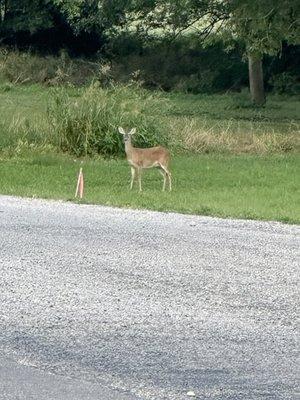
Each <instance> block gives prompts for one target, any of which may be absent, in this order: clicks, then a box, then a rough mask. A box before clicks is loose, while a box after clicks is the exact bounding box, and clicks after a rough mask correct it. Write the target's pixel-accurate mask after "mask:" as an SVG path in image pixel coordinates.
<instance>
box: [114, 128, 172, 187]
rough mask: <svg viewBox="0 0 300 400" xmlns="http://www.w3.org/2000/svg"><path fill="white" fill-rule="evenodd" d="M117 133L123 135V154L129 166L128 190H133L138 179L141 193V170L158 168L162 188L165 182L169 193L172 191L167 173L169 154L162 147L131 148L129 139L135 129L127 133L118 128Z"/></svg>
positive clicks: (169, 175)
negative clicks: (161, 176) (161, 179)
mask: <svg viewBox="0 0 300 400" xmlns="http://www.w3.org/2000/svg"><path fill="white" fill-rule="evenodd" d="M118 130H119V132H120V133H121V135H123V139H124V144H125V153H126V158H127V161H128V164H129V165H130V166H131V182H130V189H132V188H133V183H134V180H135V178H136V177H137V179H138V184H139V191H140V192H141V191H142V170H143V169H146V168H155V167H156V168H159V171H160V173H161V174H162V175H163V178H164V180H163V187H162V190H163V191H165V189H166V182H167V180H168V182H169V191H171V190H172V181H171V173H170V171H169V161H170V153H169V151H168V150H167V149H166V148H165V147H162V146H156V147H148V148H146V149H140V148H137V147H133V146H132V144H131V137H132V135H134V134H135V133H136V128H132V129H131V130H130V131H129V132H125V130H124V129H123V128H122V127H121V126H119V127H118Z"/></svg>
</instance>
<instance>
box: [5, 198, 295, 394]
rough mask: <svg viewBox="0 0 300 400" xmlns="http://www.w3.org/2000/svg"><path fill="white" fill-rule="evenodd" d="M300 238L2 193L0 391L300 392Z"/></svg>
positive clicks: (266, 227)
mask: <svg viewBox="0 0 300 400" xmlns="http://www.w3.org/2000/svg"><path fill="white" fill-rule="evenodd" d="M299 248H300V227H299V226H289V225H283V224H279V223H267V222H265V223H263V222H253V221H237V220H222V219H216V218H208V217H196V216H184V215H180V214H165V213H154V212H148V211H132V210H120V209H113V208H107V207H98V206H87V205H76V204H71V203H60V202H54V201H53V202H51V201H49V202H48V201H41V200H26V199H18V198H13V197H5V196H1V197H0V357H1V358H0V364H1V368H0V399H1V400H2V399H5V400H6V399H9V400H10V399H12V400H16V399H22V400H23V399H25V400H28V399H31V398H32V399H39V400H40V399H44V398H45V399H47V400H57V399H64V400H66V399H68V398H69V397H70V398H71V397H72V399H73V400H74V399H85V400H86V399H89V398H91V399H96V398H98V399H99V400H108V399H109V400H110V399H112V400H119V399H123V398H124V399H125V398H126V399H134V398H139V399H151V400H162V399H168V400H182V399H187V396H186V393H187V392H188V391H189V390H192V391H194V392H195V394H196V395H197V399H214V400H216V399H217V400H224V399H243V400H251V399H269V400H278V399H280V400H282V399H288V400H291V399H296V397H297V345H296V338H297V327H296V320H297V312H298V311H299V308H298V300H299V298H298V293H297V283H298V275H299V273H298V267H299V260H300V252H299ZM22 384H23V386H22ZM25 384H26V385H25ZM1 385H2V386H1ZM24 385H25V386H26V388H27V389H26V390H28V392H26V393H27V395H26V396H27V397H26V396H24V393H23V395H22V393H19V394H18V388H19V389H20V388H21V387H22V390H23V389H24V387H25V386H24ZM47 388H48V389H47ZM51 388H52V389H51ZM60 388H61V392H60V393H59V389H60ZM76 388H78V390H75V389H76ZM54 389H55V390H56V392H55V390H54ZM24 390H25V389H24ZM47 390H52V391H53V390H54V391H53V393H51V395H49V392H48V397H47V396H45V397H42V395H41V393H42V392H43V391H44V392H43V393H47ZM72 390H73V392H74V393H76V394H73V395H72V393H73V392H72ZM14 391H15V392H14ZM30 391H31V392H30ZM63 392H64V393H65V397H59V396H62V395H61V393H63ZM39 394H40V397H39ZM298 394H299V392H298ZM18 396H19V397H18ZM30 396H31V397H30ZM68 396H69V397H68ZM76 396H77V397H76ZM88 396H91V397H88ZM92 396H94V397H92ZM97 396H98V397H97Z"/></svg>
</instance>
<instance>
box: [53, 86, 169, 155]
mask: <svg viewBox="0 0 300 400" xmlns="http://www.w3.org/2000/svg"><path fill="white" fill-rule="evenodd" d="M167 107H168V103H167V101H166V100H164V99H162V98H161V96H160V95H159V94H157V93H156V94H154V93H149V92H147V91H145V90H142V89H141V88H139V87H137V86H133V85H127V86H112V87H110V88H109V89H103V88H101V87H100V86H99V84H97V83H94V84H92V85H91V86H90V87H88V88H87V89H85V90H84V91H83V94H82V95H81V97H79V98H76V99H74V98H71V97H70V95H69V94H68V91H67V90H66V89H64V88H60V89H56V90H54V91H53V96H52V100H51V102H50V104H49V107H48V119H49V122H50V126H51V132H52V133H51V141H52V142H54V143H55V144H56V145H58V147H59V148H60V149H61V150H62V151H66V152H71V153H73V154H75V155H76V156H82V155H92V154H96V153H98V154H102V155H119V154H121V153H122V152H123V151H124V148H123V143H122V138H121V136H120V134H119V133H118V132H117V128H118V126H123V127H125V128H132V127H137V131H138V134H137V135H136V137H134V142H135V144H136V145H138V146H141V147H148V146H154V145H157V144H163V145H166V144H167V142H168V134H167V132H168V130H167V127H166V126H165V124H163V122H162V119H161V118H159V117H158V116H159V114H161V112H162V111H163V110H165V109H166V108H167Z"/></svg>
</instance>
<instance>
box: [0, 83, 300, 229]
mask: <svg viewBox="0 0 300 400" xmlns="http://www.w3.org/2000/svg"><path fill="white" fill-rule="evenodd" d="M67 90H68V93H69V95H71V96H72V97H74V99H75V98H76V97H78V96H80V95H81V93H82V91H83V90H84V89H83V88H81V89H76V88H68V89H67ZM50 93H51V89H49V88H47V87H42V86H40V85H30V86H26V85H23V86H22V85H20V86H18V85H8V84H6V83H4V84H2V85H0V115H1V120H0V166H1V174H0V193H2V194H9V195H19V196H28V197H42V198H53V199H62V200H72V201H74V192H75V185H76V178H77V173H78V170H79V167H80V165H81V164H80V163H81V161H80V160H79V159H77V160H76V161H74V157H72V156H68V155H62V154H60V153H59V152H57V151H56V150H55V148H53V147H51V146H49V144H48V143H47V134H48V129H49V127H48V123H47V118H46V109H47V104H48V101H49V97H50ZM165 97H166V98H168V99H169V101H170V103H171V107H170V108H168V109H166V110H161V113H158V114H157V115H156V117H157V118H159V119H161V120H163V123H165V124H167V125H168V126H170V133H171V137H173V138H174V142H175V143H177V144H178V143H179V144H180V145H178V146H177V147H176V146H175V147H174V148H173V149H172V151H173V161H172V174H173V181H174V182H173V186H174V190H173V191H172V192H171V193H168V192H166V193H162V192H161V186H162V177H161V175H160V174H159V173H158V171H155V170H150V171H145V172H144V174H143V188H144V191H143V192H142V193H141V194H140V193H138V191H137V188H135V189H134V190H133V191H130V190H129V180H130V169H129V167H128V165H127V163H126V160H124V159H122V160H120V159H119V160H115V159H111V160H104V159H100V158H98V159H92V158H91V159H85V160H83V161H82V165H83V168H84V176H85V196H84V202H87V203H95V204H105V205H111V206H121V207H131V208H146V209H153V210H160V211H178V212H183V213H194V214H201V215H213V216H219V217H234V218H250V219H261V220H277V221H283V222H288V223H300V193H299V187H300V185H299V183H300V182H299V179H300V178H299V177H300V157H299V139H300V133H299V132H300V129H299V126H300V125H299V124H300V120H299V118H300V117H299V115H300V113H299V110H300V102H299V99H298V98H296V97H292V98H283V97H275V96H270V97H269V99H268V103H267V106H266V107H265V108H263V109H261V110H258V109H254V108H252V107H250V106H249V102H248V100H247V97H245V95H244V94H228V95H211V96H209V95H183V94H166V95H165ZM24 127H25V128H24ZM116 134H117V133H116ZM183 150H185V151H183Z"/></svg>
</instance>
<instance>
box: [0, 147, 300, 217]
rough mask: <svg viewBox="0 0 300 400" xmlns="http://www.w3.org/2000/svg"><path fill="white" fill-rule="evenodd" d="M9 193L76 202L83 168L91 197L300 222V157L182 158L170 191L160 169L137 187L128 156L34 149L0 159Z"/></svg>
mask: <svg viewBox="0 0 300 400" xmlns="http://www.w3.org/2000/svg"><path fill="white" fill-rule="evenodd" d="M0 166H1V175H0V188H1V193H3V194H9V195H19V196H26V197H42V198H53V199H63V200H72V201H74V192H75V186H76V177H77V173H78V170H79V167H80V166H83V170H84V178H85V195H84V202H86V203H93V204H105V205H110V206H122V207H130V208H140V209H152V210H159V211H178V212H182V213H193V214H201V215H213V216H219V217H234V218H249V219H261V220H277V221H283V222H288V223H299V222H300V191H299V176H300V163H299V159H298V157H297V156H295V155H288V156H282V155H277V156H276V155H274V156H268V157H258V156H229V157H228V156H227V157H225V156H217V155H214V156H212V155H210V156H207V155H203V156H199V155H194V156H177V157H175V158H174V160H173V163H172V174H173V180H174V190H173V191H172V192H171V193H169V192H164V193H163V192H162V191H161V186H162V178H161V175H160V174H159V173H158V171H156V170H149V171H145V172H144V174H143V189H144V190H143V192H142V193H139V192H138V190H137V187H135V189H134V190H132V191H130V190H129V180H130V169H129V167H128V165H127V163H126V161H125V160H101V159H99V160H83V161H82V162H79V161H78V160H77V161H76V162H75V161H74V160H73V159H72V158H71V157H67V156H59V155H39V154H37V155H31V156H27V157H25V158H21V159H17V158H15V159H8V160H2V161H1V163H0Z"/></svg>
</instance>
